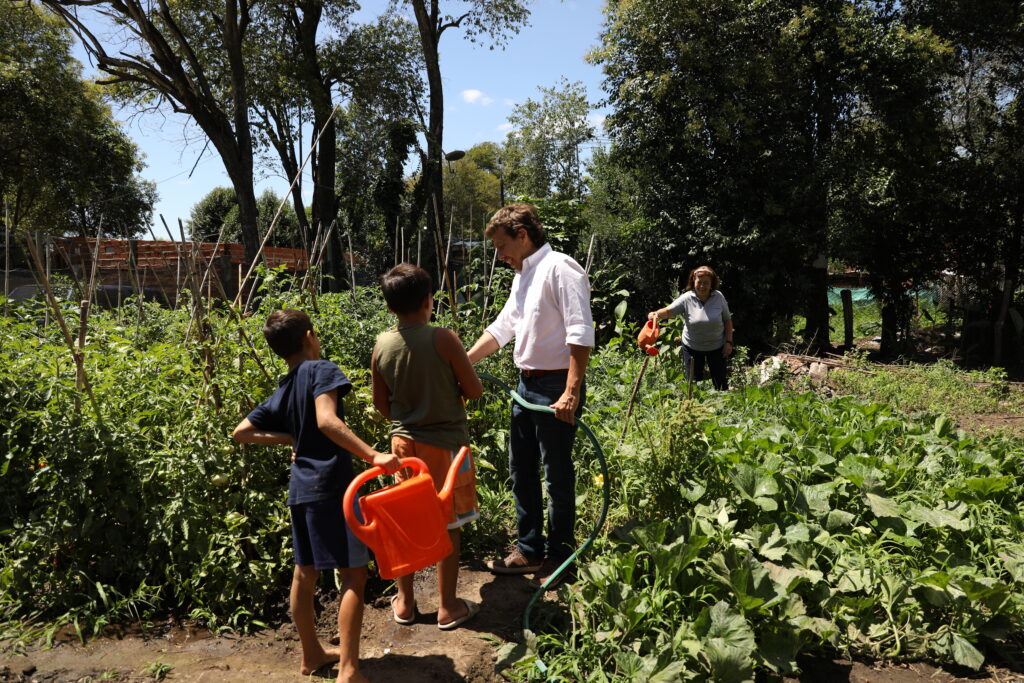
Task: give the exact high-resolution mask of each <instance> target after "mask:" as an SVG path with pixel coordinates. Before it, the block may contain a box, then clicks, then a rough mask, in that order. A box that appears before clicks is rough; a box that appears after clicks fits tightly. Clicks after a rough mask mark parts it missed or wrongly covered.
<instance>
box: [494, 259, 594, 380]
mask: <svg viewBox="0 0 1024 683" xmlns="http://www.w3.org/2000/svg"><path fill="white" fill-rule="evenodd" d="M487 332H488V333H489V334H490V335H491V336H492V337H494V340H495V341H496V342H498V346H504V345H505V344H507V343H508V342H509V341H510V340H511V339H512V338H513V337H515V340H516V345H515V351H514V352H513V355H512V357H513V359H514V360H515V363H516V366H517V367H519V368H520V369H524V370H563V369H566V368H568V367H569V346H568V345H569V344H575V345H577V346H593V345H594V318H593V316H592V314H591V312H590V281H589V280H587V274H586V272H585V271H584V270H583V268H581V267H580V264H578V263H576V261H574V260H573V259H572V258H570V257H568V256H566V255H565V254H562V253H559V252H557V251H554V250H553V249H552V248H551V245H550V244H544V245H543V246H541V247H540V248H539V249H538V250H537V251H535V252H534V253H532V254H530V255H529V256H528V257H526V258H525V259H524V260H523V269H522V272H519V273H517V274H516V276H515V278H514V279H513V280H512V291H511V293H509V296H508V301H506V302H505V306H504V308H502V309H501V313H499V314H498V317H497V318H496V319H495V321H494V322H493V323H491V325H490V326H489V327H488V328H487Z"/></svg>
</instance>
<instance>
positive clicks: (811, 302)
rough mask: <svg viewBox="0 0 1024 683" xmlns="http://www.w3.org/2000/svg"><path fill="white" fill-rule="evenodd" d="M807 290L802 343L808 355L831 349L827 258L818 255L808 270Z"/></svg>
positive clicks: (821, 254)
mask: <svg viewBox="0 0 1024 683" xmlns="http://www.w3.org/2000/svg"><path fill="white" fill-rule="evenodd" d="M808 279H809V285H808V286H809V289H808V293H807V300H806V305H805V309H804V316H805V317H806V319H807V327H806V328H805V330H804V341H805V343H806V344H807V352H808V353H815V354H816V353H819V352H820V351H822V350H827V349H829V348H831V344H832V342H831V340H830V334H829V332H830V331H829V329H828V319H829V306H828V257H826V256H825V254H824V253H823V252H822V253H819V254H818V255H817V257H815V259H814V261H812V262H811V267H810V268H808Z"/></svg>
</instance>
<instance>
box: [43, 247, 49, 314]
mask: <svg viewBox="0 0 1024 683" xmlns="http://www.w3.org/2000/svg"><path fill="white" fill-rule="evenodd" d="M43 258H44V260H45V262H46V268H45V270H44V271H43V277H44V278H46V281H47V282H49V281H50V241H49V239H47V241H46V242H45V243H44V244H43ZM49 326H50V311H49V310H47V311H46V313H45V315H44V316H43V327H44V328H47V327H49Z"/></svg>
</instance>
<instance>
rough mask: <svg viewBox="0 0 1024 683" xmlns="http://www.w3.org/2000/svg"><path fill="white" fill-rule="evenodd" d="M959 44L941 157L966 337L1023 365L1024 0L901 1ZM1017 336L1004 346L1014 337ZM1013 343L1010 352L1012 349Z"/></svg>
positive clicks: (1000, 359)
mask: <svg viewBox="0 0 1024 683" xmlns="http://www.w3.org/2000/svg"><path fill="white" fill-rule="evenodd" d="M896 9H897V10H898V11H899V12H900V14H901V16H902V17H903V18H904V20H905V21H906V22H908V23H913V24H919V25H922V26H926V27H928V28H929V29H930V30H932V31H934V32H935V33H936V34H937V35H939V36H941V37H942V38H944V39H946V40H948V41H949V42H950V43H951V45H952V46H953V49H954V57H955V69H954V72H953V74H952V77H951V78H950V80H949V84H948V88H947V97H946V102H947V103H948V109H947V123H948V125H949V129H950V132H951V134H952V136H953V140H952V146H953V148H954V149H955V150H956V153H955V154H952V155H951V156H950V158H949V160H948V162H947V163H946V164H945V171H946V177H947V179H948V182H947V183H946V186H945V188H944V192H943V196H945V197H949V198H951V200H952V201H951V209H952V210H951V211H950V212H949V216H950V217H951V219H952V221H953V225H952V226H951V227H952V228H953V229H954V230H955V232H956V234H957V239H956V240H955V241H953V242H951V244H950V245H949V247H950V248H949V251H950V253H951V255H952V257H953V259H954V267H955V270H956V271H957V272H958V273H960V274H961V275H962V276H963V277H964V278H965V279H966V280H967V281H968V282H970V283H971V287H970V289H972V290H974V291H976V292H977V293H978V295H977V296H976V297H973V299H974V300H973V301H967V302H965V303H966V304H967V308H968V309H969V310H966V311H965V312H964V323H965V325H964V330H963V333H964V334H963V337H962V339H963V340H964V343H965V346H971V347H973V354H974V356H975V357H974V360H978V361H988V362H995V363H999V364H1003V365H1005V366H1006V367H1013V369H1015V370H1017V371H1018V372H1020V371H1022V370H1024V336H1022V333H1024V329H1022V327H1021V326H1020V325H1018V324H1016V323H1015V324H1010V319H1011V314H1012V313H1014V309H1015V308H1016V317H1015V318H1013V319H1014V320H1017V321H1020V320H1022V318H1021V315H1022V314H1024V304H1022V303H1021V302H1018V301H1016V300H1015V296H1016V292H1017V290H1018V289H1019V288H1020V285H1021V280H1022V274H1021V269H1022V266H1024V264H1022V260H1024V152H1022V150H1024V5H1021V3H1020V2H1017V1H1015V0H970V1H969V0H909V1H907V2H902V3H899V4H898V6H897V8H896ZM1011 342H1016V343H1013V344H1012V345H1010V346H1008V344H1011ZM1007 349H1010V350H1012V351H1014V352H1013V353H1007Z"/></svg>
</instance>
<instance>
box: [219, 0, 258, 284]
mask: <svg viewBox="0 0 1024 683" xmlns="http://www.w3.org/2000/svg"><path fill="white" fill-rule="evenodd" d="M224 8H225V12H224V20H223V24H222V27H223V28H222V31H223V33H224V49H225V50H226V51H227V53H228V60H229V62H230V65H231V66H230V68H231V104H232V112H231V115H232V119H233V123H234V131H233V133H234V136H233V137H232V142H234V147H235V149H236V150H237V151H236V153H235V156H236V163H237V168H236V172H235V174H233V175H231V174H230V171H229V175H231V180H232V182H233V183H234V185H235V192H236V194H237V195H238V222H239V224H240V225H241V228H242V245H243V246H244V247H245V260H246V261H248V262H249V263H250V264H252V263H253V262H254V261H255V260H256V258H257V256H258V252H259V248H260V245H259V241H260V238H259V229H258V227H257V225H258V221H259V212H258V211H257V209H256V191H255V189H254V188H253V158H252V156H253V155H252V131H251V130H250V128H249V104H250V103H249V87H248V84H247V82H246V78H247V77H248V75H247V73H246V69H245V59H244V57H243V56H242V42H243V40H244V38H245V30H246V28H247V27H248V24H249V17H248V14H247V10H246V9H244V8H243V10H242V13H241V15H239V6H238V3H237V0H226V1H225V3H224ZM225 165H226V160H225Z"/></svg>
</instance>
